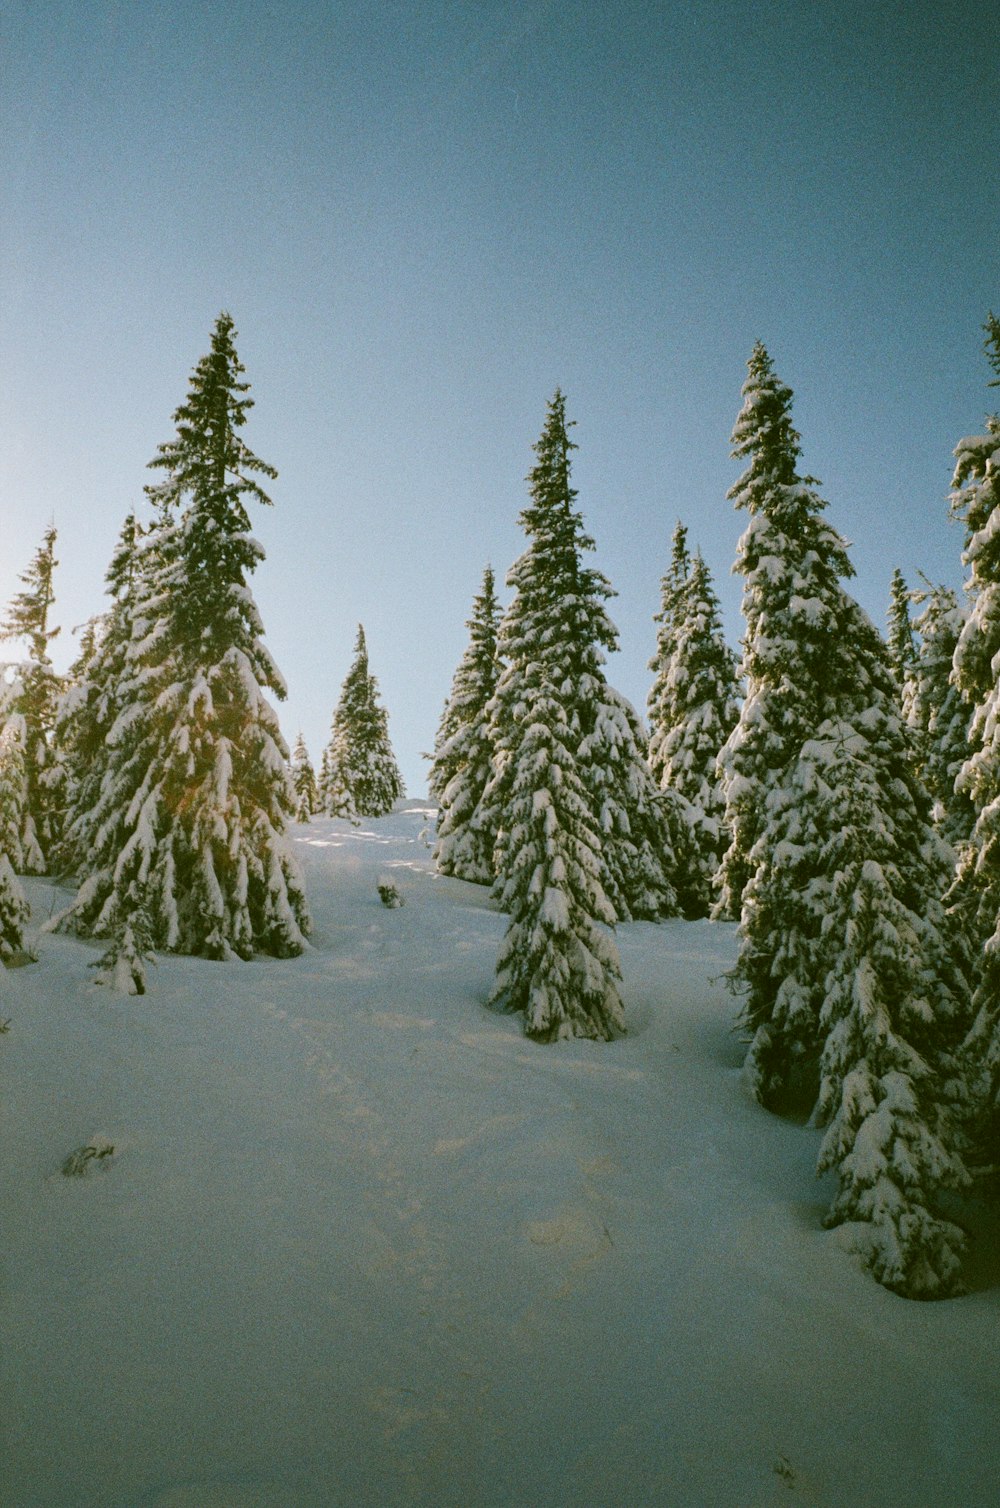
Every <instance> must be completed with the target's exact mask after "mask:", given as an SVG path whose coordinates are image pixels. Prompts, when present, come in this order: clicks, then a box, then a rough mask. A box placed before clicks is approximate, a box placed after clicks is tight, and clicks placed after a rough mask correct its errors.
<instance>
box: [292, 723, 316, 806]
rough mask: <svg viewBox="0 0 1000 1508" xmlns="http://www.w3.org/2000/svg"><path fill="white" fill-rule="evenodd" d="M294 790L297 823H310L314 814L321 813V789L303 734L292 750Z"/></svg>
mask: <svg viewBox="0 0 1000 1508" xmlns="http://www.w3.org/2000/svg"><path fill="white" fill-rule="evenodd" d="M291 775H292V788H293V789H294V791H295V820H296V822H308V821H309V819H310V817H311V816H312V815H313V813H314V812H317V811H319V788H318V786H317V784H316V772H315V770H314V769H313V767H312V760H311V759H310V758H309V750H308V749H307V748H306V741H305V739H304V738H303V737H302V734H301V732H300V733H299V736H298V738H297V739H296V740H295V748H294V749H293V750H292V763H291Z"/></svg>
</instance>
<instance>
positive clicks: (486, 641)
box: [429, 566, 500, 885]
mask: <svg viewBox="0 0 1000 1508" xmlns="http://www.w3.org/2000/svg"><path fill="white" fill-rule="evenodd" d="M467 627H468V629H469V643H468V645H467V647H466V650H465V653H464V654H463V655H462V658H461V660H460V661H459V664H458V668H457V670H456V671H455V675H454V678H453V680H452V683H451V695H450V697H449V698H448V702H447V705H446V707H445V710H444V713H443V715H442V718H441V725H440V727H439V729H438V737H437V740H436V742H435V752H434V760H433V763H432V765H431V772H430V782H429V783H430V790H431V792H432V793H434V794H435V795H436V798H437V801H438V805H439V815H438V829H437V842H436V844H435V847H434V861H435V863H436V864H437V867H438V869H439V870H440V872H441V873H442V874H450V875H457V876H458V878H459V879H463V880H472V881H474V882H476V883H478V884H482V885H488V884H490V883H491V881H492V880H493V834H492V833H491V832H489V831H488V830H486V829H484V828H483V827H482V826H481V823H480V817H481V804H482V799H483V793H484V791H485V790H486V787H487V785H488V784H489V781H490V777H491V774H492V770H493V733H492V724H491V720H490V715H489V706H490V703H491V701H492V699H493V695H494V693H495V691H496V688H497V681H498V679H499V675H500V659H499V655H498V652H497V636H498V633H499V628H500V604H499V602H498V601H497V595H496V590H495V586H494V579H493V572H492V570H490V568H489V566H487V568H486V570H485V572H484V573H483V586H482V591H481V592H480V593H479V595H478V596H477V597H476V598H474V600H473V604H472V616H471V618H470V619H469V620H468V624H467Z"/></svg>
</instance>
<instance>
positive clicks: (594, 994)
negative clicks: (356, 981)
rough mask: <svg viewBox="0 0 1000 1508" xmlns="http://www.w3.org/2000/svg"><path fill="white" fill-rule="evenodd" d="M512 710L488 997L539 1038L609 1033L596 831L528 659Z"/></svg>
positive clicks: (615, 974) (559, 718)
mask: <svg viewBox="0 0 1000 1508" xmlns="http://www.w3.org/2000/svg"><path fill="white" fill-rule="evenodd" d="M515 716H516V717H517V718H518V720H519V723H520V728H521V737H520V738H519V739H518V740H517V742H516V744H514V745H513V747H512V750H511V759H510V777H511V778H510V808H509V812H508V818H507V820H508V823H509V829H508V839H507V863H506V866H505V869H504V873H503V875H502V877H501V879H500V881H499V882H498V887H497V893H498V896H499V900H500V904H501V905H502V907H503V909H504V910H505V911H507V912H508V913H509V915H510V921H509V924H508V927H507V933H506V936H505V938H504V940H503V943H502V944H501V947H500V952H499V955H498V958H497V977H496V983H495V985H494V989H493V994H492V997H491V998H492V1000H493V1001H494V1003H499V1004H501V1005H503V1006H505V1007H506V1008H507V1009H508V1010H513V1011H523V1012H524V1017H525V1031H526V1033H527V1035H528V1036H530V1037H534V1038H535V1039H536V1040H538V1041H540V1042H553V1041H556V1040H558V1039H559V1038H563V1037H590V1038H596V1039H598V1040H605V1041H607V1040H610V1039H611V1038H612V1037H614V1036H616V1035H618V1034H619V1033H620V1032H622V1031H623V1030H624V1025H625V1022H624V1013H623V1010H622V1003H621V997H620V995H619V993H618V980H619V979H620V977H621V967H620V963H619V959H618V951H617V949H616V948H615V945H614V942H613V941H612V939H611V936H610V935H609V933H608V931H607V930H606V929H607V928H609V927H611V926H613V925H614V921H615V914H614V911H613V909H612V907H611V905H610V904H609V902H608V899H607V897H606V896H605V894H604V892H603V890H602V888H601V883H600V874H601V868H602V865H601V859H600V846H601V835H600V832H599V830H598V828H597V825H596V823H595V822H594V817H593V812H592V810H591V803H590V801H589V799H588V795H587V792H586V791H585V789H584V787H583V784H582V782H581V780H580V776H579V771H578V764H577V757H576V753H575V750H574V748H573V744H574V742H575V739H574V738H573V735H572V732H571V730H570V726H569V720H568V717H567V713H566V709H565V706H564V704H563V699H562V696H561V694H560V692H559V691H558V690H556V689H555V688H554V687H552V686H551V685H550V683H549V682H548V680H547V678H546V674H545V669H544V667H543V666H542V665H540V664H537V663H536V665H535V666H534V667H533V669H531V670H529V671H528V673H527V674H526V676H525V678H524V680H523V682H522V687H521V693H520V697H519V701H518V705H517V710H516V712H515Z"/></svg>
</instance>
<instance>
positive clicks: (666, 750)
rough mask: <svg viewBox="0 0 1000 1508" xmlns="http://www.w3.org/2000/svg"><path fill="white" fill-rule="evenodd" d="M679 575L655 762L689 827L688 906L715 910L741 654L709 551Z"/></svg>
mask: <svg viewBox="0 0 1000 1508" xmlns="http://www.w3.org/2000/svg"><path fill="white" fill-rule="evenodd" d="M678 529H680V526H679V525H678ZM675 557H676V551H675ZM671 576H672V577H673V578H674V579H675V580H676V581H677V582H678V585H677V587H676V589H675V592H674V596H673V599H672V601H671V603H670V606H669V609H668V607H667V591H666V590H664V607H663V610H662V611H661V613H660V615H659V621H660V622H661V624H665V623H666V621H667V618H668V614H669V621H670V633H669V636H668V635H666V634H665V633H664V630H663V628H661V632H660V636H659V641H658V645H657V654H656V656H655V657H654V659H653V660H652V662H651V664H652V667H653V668H654V669H655V670H656V672H657V675H656V681H655V683H654V688H653V692H651V693H650V718H651V732H650V740H649V751H650V764H651V765H652V767H653V769H654V772H655V771H656V770H657V769H658V771H659V776H658V778H659V783H660V786H661V787H662V789H663V790H665V791H670V792H673V793H674V795H675V796H676V797H677V798H678V807H679V814H680V816H681V818H682V820H683V822H684V824H685V826H686V827H687V829H688V839H687V842H686V844H685V850H686V853H687V856H688V863H687V868H686V873H685V874H683V875H682V876H680V877H679V879H678V896H679V898H680V900H681V904H682V907H683V910H684V913H685V915H686V916H707V915H708V913H709V911H710V910H711V907H712V902H713V898H714V885H715V877H716V874H717V872H718V869H719V864H720V861H721V859H722V856H723V854H724V853H725V851H726V849H727V847H728V846H729V835H728V833H727V830H726V826H725V809H726V802H725V797H724V795H723V793H722V787H721V785H720V783H719V776H718V769H717V764H718V757H719V751H720V750H721V748H722V746H723V744H724V743H725V742H726V740H727V738H728V737H729V735H730V733H731V732H732V730H733V728H734V727H735V725H736V719H737V716H738V715H739V704H738V701H737V690H738V685H737V679H736V657H735V655H734V654H733V652H732V650H731V649H730V648H729V646H728V645H727V644H726V641H725V639H724V637H723V634H722V622H721V618H720V614H719V601H718V598H717V597H716V595H715V592H714V590H713V587H712V581H711V577H710V575H709V571H708V567H707V566H706V564H705V562H704V560H703V559H702V557H701V555H700V554H698V555H696V556H695V557H694V561H693V562H692V563H691V564H690V565H689V568H688V574H687V577H686V578H684V579H681V578H680V576H679V573H678V572H677V571H676V570H672V571H671ZM669 579H670V578H669V577H665V578H664V581H665V582H666V581H668V580H669ZM668 645H669V653H668ZM665 656H666V658H665Z"/></svg>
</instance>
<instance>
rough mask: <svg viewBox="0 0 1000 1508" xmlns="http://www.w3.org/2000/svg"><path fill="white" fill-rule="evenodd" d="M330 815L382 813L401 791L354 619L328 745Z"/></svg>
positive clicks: (386, 728) (383, 713)
mask: <svg viewBox="0 0 1000 1508" xmlns="http://www.w3.org/2000/svg"><path fill="white" fill-rule="evenodd" d="M327 762H328V772H329V787H328V793H327V806H326V810H327V813H328V815H330V816H332V817H341V816H351V815H353V814H354V813H355V812H356V813H357V815H358V816H360V817H384V816H386V814H387V813H388V812H391V811H392V808H393V806H394V805H395V803H396V802H397V801H398V800H399V799H400V797H402V796H403V795H405V791H404V787H403V777H402V775H401V774H400V773H399V766H398V765H397V763H396V756H395V755H394V754H393V752H392V744H391V743H390V742H389V719H388V715H387V713H386V710H385V708H384V707H383V706H382V703H381V702H380V700H379V694H378V682H377V680H376V679H375V677H374V676H373V675H372V673H371V671H370V670H369V668H368V646H367V644H366V642H365V631H364V628H363V627H362V625H361V624H360V623H359V624H358V637H357V640H356V642H355V645H354V660H353V663H352V665H351V668H350V670H349V671H348V672H347V675H346V677H345V678H344V684H343V686H342V687H341V691H340V701H339V702H338V703H337V706H336V709H335V710H334V714H333V726H332V729H331V733H330V742H329V744H328V745H327Z"/></svg>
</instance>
